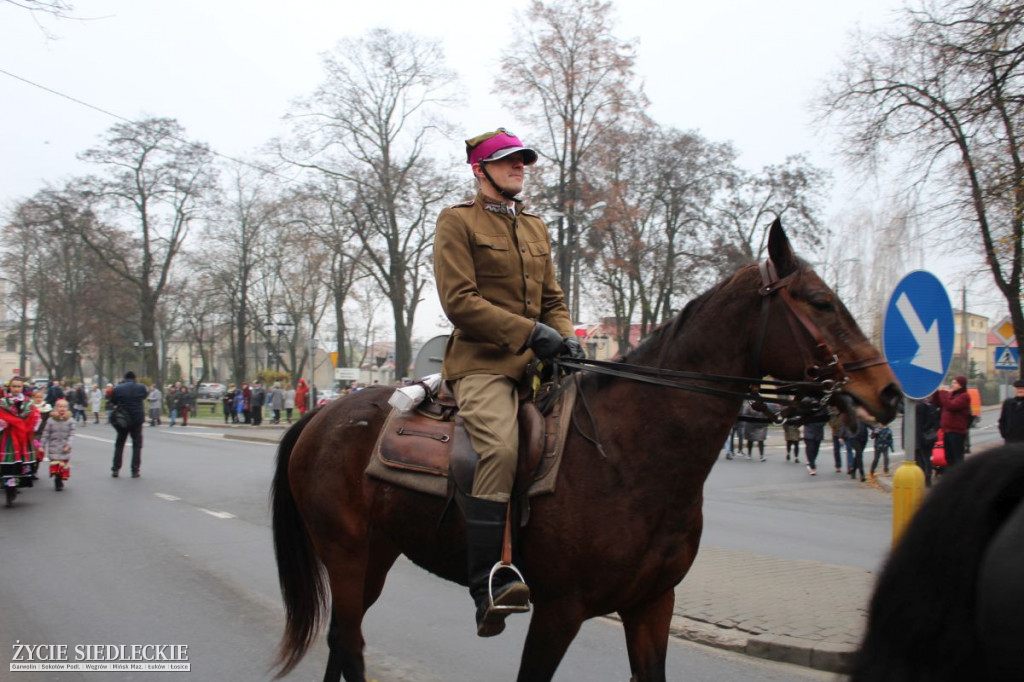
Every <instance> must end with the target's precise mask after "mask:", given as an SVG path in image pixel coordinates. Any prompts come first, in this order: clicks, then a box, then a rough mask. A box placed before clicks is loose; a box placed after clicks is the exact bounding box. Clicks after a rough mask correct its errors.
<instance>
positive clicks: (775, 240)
mask: <svg viewBox="0 0 1024 682" xmlns="http://www.w3.org/2000/svg"><path fill="white" fill-rule="evenodd" d="M768 257H769V258H771V259H772V263H774V264H775V272H777V273H778V274H779V277H785V276H786V275H788V274H789V273H791V272H793V271H794V270H796V269H797V260H796V255H795V254H794V253H793V247H791V246H790V245H789V237H787V236H786V231H785V230H783V229H782V221H781V220H779V219H778V218H776V219H775V220H774V221H773V222H772V226H771V227H770V228H768Z"/></svg>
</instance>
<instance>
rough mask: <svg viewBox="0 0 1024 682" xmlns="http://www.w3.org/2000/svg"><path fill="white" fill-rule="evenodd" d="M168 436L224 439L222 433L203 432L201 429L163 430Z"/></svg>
mask: <svg viewBox="0 0 1024 682" xmlns="http://www.w3.org/2000/svg"><path fill="white" fill-rule="evenodd" d="M164 433H166V434H167V435H169V436H184V437H186V438H209V439H212V440H224V436H223V434H220V433H203V432H202V431H189V432H187V433H186V432H185V431H165V432H164Z"/></svg>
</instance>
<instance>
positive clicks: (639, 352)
mask: <svg viewBox="0 0 1024 682" xmlns="http://www.w3.org/2000/svg"><path fill="white" fill-rule="evenodd" d="M754 267H755V265H747V266H745V267H742V268H740V269H739V270H737V271H736V272H735V273H734V274H733V275H732V276H731V277H728V278H726V279H723V280H722V281H720V282H718V284H715V285H714V286H712V287H711V288H710V289H708V290H707V291H705V292H704V293H702V294H699V295H698V296H697V297H696V298H692V299H690V301H689V302H687V304H686V305H685V306H683V309H682V310H680V311H679V312H678V313H676V314H675V315H674V316H673V317H672V318H671V319H669V320H666V321H665V322H663V323H661V324H660V325H658V326H657V327H655V328H654V329H653V330H652V331H651V333H650V334H648V335H647V336H646V337H645V338H644V340H643V341H641V342H640V345H638V346H637V347H636V348H634V349H633V350H631V351H629V352H628V353H626V355H625V356H623V359H622V361H623V362H625V363H632V364H640V363H641V360H642V359H645V358H647V357H648V356H650V355H651V354H652V353H656V352H660V350H661V349H663V348H664V344H665V343H666V342H667V341H668V340H670V339H676V338H678V337H679V335H680V334H682V333H683V328H684V327H685V326H686V323H687V322H688V321H689V320H690V319H691V318H692V317H693V316H694V315H695V314H696V313H697V311H699V310H700V309H701V308H702V307H704V305H705V304H706V303H707V302H708V301H709V300H711V299H712V298H714V297H715V295H716V294H718V293H719V292H720V291H721V290H722V289H724V288H725V287H727V286H729V285H731V284H733V283H734V282H736V281H737V280H738V279H741V278H742V277H743V275H745V274H746V273H748V272H750V270H752V269H753V268H754Z"/></svg>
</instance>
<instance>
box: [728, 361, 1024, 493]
mask: <svg viewBox="0 0 1024 682" xmlns="http://www.w3.org/2000/svg"><path fill="white" fill-rule="evenodd" d="M751 391H752V396H751V397H750V399H748V400H746V401H744V403H743V406H742V408H741V409H740V413H739V417H740V418H739V420H738V421H737V422H736V424H735V425H734V426H733V429H732V432H731V433H730V434H729V437H728V439H727V441H726V443H725V446H724V450H725V459H735V458H736V457H746V458H749V459H754V451H755V449H756V450H757V459H758V460H759V461H761V462H766V461H767V455H766V454H765V441H766V439H767V435H768V426H769V424H770V423H771V422H772V421H773V419H772V417H774V415H775V413H776V411H777V408H773V407H770V406H766V405H765V404H764V403H761V402H759V401H758V399H757V387H753V388H752V389H751ZM1014 393H1015V394H1014V396H1013V397H1011V398H1008V399H1007V400H1005V401H1004V402H1003V404H1002V409H1001V412H1000V416H999V421H998V427H999V434H1000V436H1002V438H1003V439H1004V440H1005V442H1006V443H1008V444H1009V443H1021V442H1024V380H1020V381H1017V382H1015V383H1014ZM914 409H915V413H914V416H915V419H914V428H915V436H916V437H915V451H914V460H915V462H916V463H917V464H918V466H920V467H921V470H922V471H923V472H924V476H925V485H926V486H929V487H930V486H931V485H932V481H933V479H934V478H935V477H937V476H941V475H942V474H943V473H944V472H945V471H947V470H948V469H949V468H950V467H955V466H958V465H960V464H962V463H963V461H964V456H965V454H966V453H968V452H970V428H971V427H972V426H975V425H976V424H977V423H978V420H979V418H980V417H979V414H980V406H979V405H972V403H971V397H970V393H969V392H968V390H967V377H965V376H963V375H958V376H956V377H954V378H953V380H952V381H951V382H950V385H949V388H948V389H943V390H939V391H936V392H935V393H934V394H933V395H931V396H929V397H928V398H926V399H924V400H918V401H916V405H915V408H914ZM826 425H827V428H828V431H829V438H830V440H831V442H832V456H833V460H834V465H835V472H836V473H837V474H842V473H845V474H847V475H848V476H849V477H850V478H852V479H854V480H856V479H860V480H861V481H866V480H868V478H869V477H870V478H874V477H875V476H877V475H878V474H879V471H880V472H881V473H882V474H889V472H890V455H892V453H893V452H894V451H895V434H893V432H892V429H891V428H889V427H888V426H886V425H882V424H877V423H874V422H873V421H872V420H871V419H870V417H868V415H867V414H866V413H863V412H862V411H859V410H858V412H857V416H856V418H855V419H854V420H853V421H852V422H848V420H846V419H844V418H843V416H842V415H840V414H839V412H838V411H837V410H835V409H834V408H829V413H828V419H827V421H826V420H825V419H824V417H822V418H820V419H817V420H812V421H809V422H807V423H804V424H802V425H797V424H795V423H784V424H782V435H783V438H784V440H785V446H786V461H787V462H793V463H796V464H799V463H800V443H801V441H802V442H803V444H804V459H805V466H806V468H807V473H808V474H810V475H811V476H815V475H817V473H818V469H817V467H818V464H817V460H818V452H819V449H820V448H821V444H822V442H823V441H824V440H825V429H826ZM901 436H902V434H901ZM869 443H873V445H874V447H873V448H872V450H873V456H871V457H870V462H868V461H866V459H867V458H866V457H865V453H866V452H868V450H869V448H868V445H869Z"/></svg>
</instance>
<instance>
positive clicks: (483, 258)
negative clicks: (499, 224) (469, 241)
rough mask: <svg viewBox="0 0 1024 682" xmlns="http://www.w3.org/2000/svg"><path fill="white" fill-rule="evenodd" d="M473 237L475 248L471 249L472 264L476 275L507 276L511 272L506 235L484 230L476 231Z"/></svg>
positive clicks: (510, 256)
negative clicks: (488, 232)
mask: <svg viewBox="0 0 1024 682" xmlns="http://www.w3.org/2000/svg"><path fill="white" fill-rule="evenodd" d="M474 237H475V241H476V248H475V249H473V261H474V263H473V264H474V265H475V266H476V276H477V277H508V275H509V273H510V272H512V263H511V258H512V254H511V253H510V252H509V248H508V237H505V236H504V235H500V234H487V233H484V232H477V233H475V235H474Z"/></svg>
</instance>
